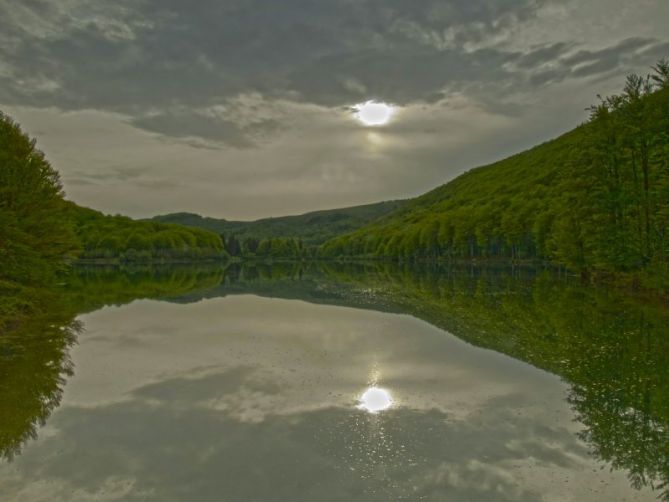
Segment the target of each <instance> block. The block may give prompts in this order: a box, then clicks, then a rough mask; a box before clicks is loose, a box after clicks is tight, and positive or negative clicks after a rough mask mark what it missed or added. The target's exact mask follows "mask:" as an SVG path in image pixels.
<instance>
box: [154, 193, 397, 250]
mask: <svg viewBox="0 0 669 502" xmlns="http://www.w3.org/2000/svg"><path fill="white" fill-rule="evenodd" d="M403 202H404V201H401V200H392V201H384V202H377V203H376V204H365V205H363V206H353V207H344V208H339V209H328V210H323V211H313V212H310V213H305V214H299V215H294V216H279V217H276V218H263V219H260V220H256V221H228V220H224V219H219V218H209V217H205V216H200V215H198V214H193V213H171V214H165V215H160V216H155V217H153V218H151V221H157V222H161V223H177V224H179V225H186V226H191V227H198V228H204V229H205V230H211V231H212V232H216V233H218V234H222V235H225V236H226V237H232V236H234V238H235V239H236V240H237V241H239V242H244V241H245V240H247V239H251V240H255V241H262V240H265V239H276V238H291V239H295V240H299V241H301V242H303V243H304V245H305V246H315V245H319V244H322V243H324V242H325V241H327V240H329V239H332V238H333V237H336V236H338V235H341V234H344V233H346V232H351V231H353V230H356V229H358V228H360V227H362V226H363V225H365V224H367V223H371V222H372V221H374V220H376V219H378V218H380V217H381V216H384V215H386V214H388V213H390V212H391V211H394V210H395V209H397V208H398V207H400V206H401V205H402V203H403Z"/></svg>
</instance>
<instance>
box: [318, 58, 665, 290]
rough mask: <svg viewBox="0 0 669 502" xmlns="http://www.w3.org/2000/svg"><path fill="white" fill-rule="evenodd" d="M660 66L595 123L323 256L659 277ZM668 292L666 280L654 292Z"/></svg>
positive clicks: (412, 204)
mask: <svg viewBox="0 0 669 502" xmlns="http://www.w3.org/2000/svg"><path fill="white" fill-rule="evenodd" d="M666 67H667V63H666V61H661V62H660V63H658V65H657V66H656V67H655V73H654V74H653V75H650V76H648V77H643V78H642V77H639V76H634V75H632V76H630V77H628V79H627V84H626V86H625V89H624V92H623V93H622V94H621V95H618V96H610V97H607V98H602V99H601V102H600V104H599V105H596V106H594V107H592V109H591V112H592V113H591V119H590V121H589V122H588V123H587V124H585V125H582V126H580V127H578V128H576V129H575V130H573V131H571V132H569V133H567V134H565V135H563V136H561V137H559V138H557V139H555V140H553V141H549V142H547V143H544V144H542V145H539V146H537V147H535V148H533V149H531V150H528V151H526V152H523V153H521V154H518V155H515V156H513V157H510V158H508V159H505V160H503V161H501V162H497V163H495V164H492V165H489V166H485V167H480V168H477V169H474V170H472V171H469V172H468V173H465V174H464V175H462V176H460V177H458V178H456V179H455V180H453V181H452V182H450V183H448V184H446V185H444V186H441V187H439V188H437V189H435V190H433V191H431V192H429V193H427V194H425V195H423V196H421V197H418V198H416V199H413V200H411V201H409V202H407V203H406V204H405V205H403V206H402V207H400V208H399V209H398V210H396V211H394V212H393V213H391V214H389V215H387V216H385V217H382V218H380V219H379V220H378V221H376V222H373V223H372V224H370V225H367V226H365V227H363V228H360V229H358V230H357V231H355V232H353V233H350V234H348V235H344V236H340V237H337V238H334V239H332V240H330V241H328V242H327V243H326V244H324V245H323V246H322V248H321V255H322V256H325V257H337V258H341V257H367V258H370V257H373V258H379V257H381V258H392V259H399V260H404V261H407V260H409V261H417V260H438V259H491V258H493V259H494V258H499V259H511V260H519V259H542V260H549V261H551V262H553V263H557V264H562V265H565V266H567V267H569V268H571V269H573V270H577V271H582V272H583V273H590V272H593V271H594V272H601V271H606V272H635V271H652V273H654V275H655V276H657V275H658V274H660V273H661V272H662V271H666V268H667V263H668V254H669V234H668V232H669V198H668V197H667V194H669V86H668V85H667V82H668V79H669V77H667V74H666ZM656 282H658V283H659V284H661V285H662V287H664V288H669V276H667V275H665V276H664V277H663V278H662V280H660V281H656Z"/></svg>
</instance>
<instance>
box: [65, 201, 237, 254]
mask: <svg viewBox="0 0 669 502" xmlns="http://www.w3.org/2000/svg"><path fill="white" fill-rule="evenodd" d="M68 204H69V209H68V217H69V219H70V220H71V221H72V224H73V228H74V231H75V234H76V236H77V238H78V240H79V242H80V243H81V248H82V250H81V254H80V255H79V258H80V259H84V260H104V261H109V260H112V261H123V262H129V261H162V262H174V261H190V260H202V259H218V258H223V257H224V256H225V255H226V254H225V251H224V250H223V242H222V240H221V237H220V236H219V235H217V234H215V233H213V232H209V231H207V230H202V229H200V228H190V227H184V226H181V225H172V224H167V223H157V222H147V221H136V220H133V219H131V218H128V217H126V216H120V215H116V216H109V215H105V214H103V213H101V212H99V211H95V210H93V209H88V208H85V207H81V206H77V205H76V204H74V203H68Z"/></svg>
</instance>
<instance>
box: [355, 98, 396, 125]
mask: <svg viewBox="0 0 669 502" xmlns="http://www.w3.org/2000/svg"><path fill="white" fill-rule="evenodd" d="M353 109H354V110H355V114H354V115H353V116H354V117H355V118H356V119H358V120H359V121H360V122H362V123H363V124H364V125H366V126H376V125H383V124H387V123H388V121H389V120H390V118H391V117H392V116H393V114H394V113H395V108H394V107H392V106H390V105H388V104H386V103H377V102H376V101H367V102H365V103H358V104H357V105H355V106H354V107H353Z"/></svg>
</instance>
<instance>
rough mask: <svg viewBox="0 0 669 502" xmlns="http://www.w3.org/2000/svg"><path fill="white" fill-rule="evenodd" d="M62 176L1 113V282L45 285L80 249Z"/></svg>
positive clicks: (13, 123)
mask: <svg viewBox="0 0 669 502" xmlns="http://www.w3.org/2000/svg"><path fill="white" fill-rule="evenodd" d="M63 196H64V193H63V189H62V185H61V183H60V178H59V176H58V173H57V172H56V171H55V170H54V169H53V168H52V167H51V165H50V164H49V162H47V160H46V159H45V157H44V154H43V153H42V152H41V151H39V150H38V149H37V148H36V146H35V140H33V139H30V138H29V137H28V136H27V135H26V134H25V133H24V132H23V131H22V130H21V128H20V127H19V126H18V125H17V124H16V123H15V122H14V121H13V120H12V119H11V118H9V117H8V116H7V115H5V114H3V113H2V112H0V264H1V268H0V280H2V279H5V280H13V281H16V282H22V283H43V282H46V281H48V280H49V279H50V278H52V277H53V274H54V273H55V272H56V271H57V270H58V269H60V268H61V267H62V266H64V264H65V263H66V261H67V259H68V257H70V256H74V254H75V253H76V252H77V250H78V248H79V245H78V243H77V239H76V237H75V235H74V232H73V230H72V226H71V224H70V221H69V219H68V218H67V217H66V202H65V201H64V199H63Z"/></svg>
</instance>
